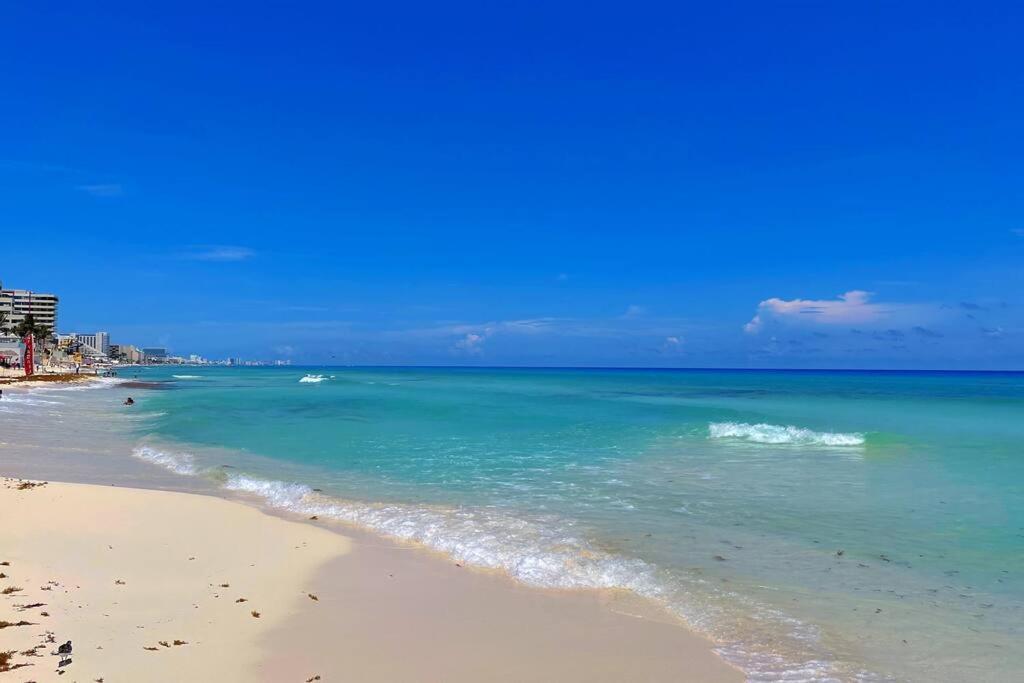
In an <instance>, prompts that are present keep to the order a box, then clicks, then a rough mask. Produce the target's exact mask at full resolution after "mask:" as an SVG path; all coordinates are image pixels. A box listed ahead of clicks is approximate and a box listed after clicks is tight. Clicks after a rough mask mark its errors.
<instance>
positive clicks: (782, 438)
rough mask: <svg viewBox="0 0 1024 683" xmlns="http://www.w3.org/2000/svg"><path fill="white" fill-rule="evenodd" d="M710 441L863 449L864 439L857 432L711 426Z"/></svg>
mask: <svg viewBox="0 0 1024 683" xmlns="http://www.w3.org/2000/svg"><path fill="white" fill-rule="evenodd" d="M708 437H709V438H711V439H739V440H741V441H747V442H750V443H761V444H772V445H794V446H863V445H864V441H865V439H864V435H863V434H859V433H856V432H851V433H842V432H815V431H812V430H810V429H803V428H801V427H794V426H792V425H771V424H763V423H762V424H747V423H745V422H712V423H710V424H709V425H708Z"/></svg>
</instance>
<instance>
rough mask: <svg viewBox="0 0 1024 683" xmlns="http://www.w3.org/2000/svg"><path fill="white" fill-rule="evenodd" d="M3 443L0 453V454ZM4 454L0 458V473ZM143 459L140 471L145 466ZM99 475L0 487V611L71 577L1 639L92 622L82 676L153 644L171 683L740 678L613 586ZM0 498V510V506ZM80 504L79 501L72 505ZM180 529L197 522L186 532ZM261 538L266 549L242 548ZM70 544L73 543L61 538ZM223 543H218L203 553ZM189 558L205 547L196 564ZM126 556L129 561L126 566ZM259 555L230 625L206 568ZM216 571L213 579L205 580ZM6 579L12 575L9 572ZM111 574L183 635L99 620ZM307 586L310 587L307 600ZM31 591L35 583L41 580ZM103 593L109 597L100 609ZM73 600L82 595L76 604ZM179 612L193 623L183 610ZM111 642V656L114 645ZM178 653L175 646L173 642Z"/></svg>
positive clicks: (111, 608)
mask: <svg viewBox="0 0 1024 683" xmlns="http://www.w3.org/2000/svg"><path fill="white" fill-rule="evenodd" d="M19 388H20V387H19ZM66 436H67V435H65V438H66ZM9 454H10V452H9V451H5V455H9ZM125 455H126V456H127V454H125ZM22 460H23V462H22V464H21V466H20V467H17V468H14V469H15V470H16V472H7V471H0V474H5V475H6V474H10V473H16V474H17V475H18V476H22V477H25V476H31V475H32V472H31V470H32V466H31V465H27V464H26V463H25V459H24V458H22ZM6 464H7V458H5V462H4V468H5V469H6ZM145 467H147V468H149V467H152V468H153V469H154V470H155V469H157V468H156V466H152V465H145ZM48 474H49V473H48ZM105 474H106V473H103V472H101V473H93V474H91V475H89V476H88V477H84V478H86V479H88V480H90V481H92V482H93V483H92V484H53V483H51V484H48V485H46V486H43V487H39V488H31V489H26V490H17V488H4V489H0V511H3V514H4V519H5V520H6V519H11V520H15V521H14V522H13V523H11V524H10V526H8V525H4V527H3V528H2V529H0V541H2V547H3V548H4V549H5V552H7V553H9V554H11V555H12V557H14V558H15V559H17V561H18V566H20V567H22V568H23V569H22V570H19V571H27V572H28V573H26V574H17V575H16V574H14V573H13V572H6V573H8V574H9V575H10V577H11V578H10V579H3V580H2V581H0V583H3V584H4V585H5V586H6V584H7V583H8V582H9V581H11V580H23V581H25V583H26V584H27V585H24V588H25V589H26V590H25V591H24V592H21V591H19V592H17V593H16V594H15V595H16V597H17V599H8V598H10V596H4V601H3V608H4V610H5V614H4V616H3V617H0V619H8V620H10V621H17V620H16V619H12V618H11V616H7V614H8V612H10V611H11V607H12V605H13V604H31V603H33V602H47V601H46V600H43V599H36V596H34V595H33V596H29V595H28V593H29V589H30V586H31V590H32V591H37V590H39V589H40V588H42V587H43V585H45V584H42V585H38V586H37V584H41V582H45V581H49V580H57V581H60V582H62V583H67V584H68V585H70V581H71V580H77V582H76V583H75V585H76V586H81V588H76V589H75V590H74V591H71V592H69V593H67V594H62V601H70V602H68V604H67V605H66V607H64V608H62V609H64V613H65V616H64V617H61V619H64V621H61V620H60V619H58V618H57V616H56V614H58V612H55V611H54V610H49V612H50V614H51V615H54V616H52V617H50V618H48V619H50V620H51V621H47V623H46V624H42V623H40V624H39V625H35V626H31V627H18V628H19V629H24V630H18V631H17V635H18V636H19V637H22V634H23V633H24V634H30V635H31V634H34V635H36V636H37V637H38V635H39V634H38V633H37V632H39V631H40V629H41V628H43V627H44V626H45V628H46V629H48V630H51V631H53V632H54V634H55V637H56V638H57V639H58V640H60V639H61V638H62V632H63V629H73V628H78V629H79V631H80V632H83V633H91V632H94V631H95V629H97V628H100V627H101V626H102V627H104V628H106V629H108V630H109V631H110V638H111V641H110V643H111V644H110V645H109V646H105V647H104V649H103V650H101V651H97V653H99V654H97V653H92V655H93V656H91V657H90V656H83V657H82V658H81V661H75V662H74V664H73V666H74V667H75V668H77V669H78V670H79V671H77V672H75V673H76V674H78V675H80V672H81V671H82V669H85V668H86V666H85V665H86V664H89V666H92V665H96V666H99V667H106V668H105V669H104V670H103V671H100V670H99V669H95V675H93V674H94V670H93V669H92V668H90V670H89V671H88V672H87V673H88V679H90V680H91V679H95V678H98V677H103V676H104V675H111V676H113V674H114V673H115V672H116V671H118V670H119V669H118V667H133V666H134V667H140V666H141V667H151V666H152V663H153V658H154V657H155V656H157V655H164V656H162V657H161V659H160V666H161V667H164V666H167V667H170V668H167V669H164V670H162V671H161V672H160V673H159V674H158V676H162V675H164V674H165V673H166V674H167V676H168V677H167V679H166V680H181V679H182V678H183V677H185V678H187V677H188V676H189V675H193V674H197V673H198V672H200V671H202V672H204V673H202V674H201V675H199V678H196V679H195V680H203V679H205V678H207V677H214V676H212V674H211V672H214V671H215V672H216V675H215V678H216V679H217V680H252V679H253V678H254V677H255V678H258V679H262V680H275V681H276V680H306V679H307V678H310V677H312V676H315V675H320V676H321V677H322V680H344V679H347V678H350V677H352V676H355V677H356V678H357V679H360V680H394V679H396V678H397V679H401V680H440V679H443V680H449V681H460V680H466V681H469V680H480V679H481V677H485V678H487V679H489V680H523V679H524V678H538V677H540V678H555V679H558V680H581V681H582V680H588V681H592V680H622V679H624V678H629V679H631V680H650V681H660V680H684V681H685V680H695V681H738V680H742V675H741V673H740V672H739V671H738V670H737V669H735V668H733V667H732V666H730V665H729V664H727V663H726V662H725V661H724V660H722V659H721V658H719V657H718V656H717V655H716V654H715V653H714V651H713V647H714V646H713V644H712V643H711V642H710V641H708V640H706V639H705V638H703V637H702V636H699V635H697V634H695V633H693V632H691V631H689V630H688V629H687V628H686V627H685V626H683V625H682V624H681V623H679V622H677V621H675V620H674V619H673V618H671V617H669V616H668V615H667V614H662V613H661V611H660V610H658V609H657V608H655V607H654V606H653V605H651V604H649V603H647V602H646V601H644V600H642V599H640V598H636V597H634V596H631V595H628V594H627V593H626V592H625V591H592V590H587V591H557V590H546V589H537V588H530V587H527V586H523V585H521V584H517V583H515V582H514V581H512V580H511V579H509V578H508V577H505V576H503V575H501V574H499V573H497V572H488V571H482V570H474V569H469V568H465V567H462V566H459V565H458V564H456V563H454V562H452V561H451V560H448V559H445V558H442V557H440V556H439V555H437V554H435V553H430V552H422V551H421V550H419V549H418V548H416V547H414V546H413V545H411V544H404V543H403V544H399V543H396V542H392V541H389V540H387V539H385V538H383V537H380V536H376V535H374V534H372V533H370V532H360V531H356V530H354V529H351V528H350V527H347V526H344V525H343V524H341V523H327V522H326V521H318V522H316V523H310V522H309V521H305V520H302V521H300V520H299V519H298V518H294V517H295V516H294V515H287V514H286V513H280V514H268V513H266V512H264V511H262V510H261V509H259V508H258V507H257V506H254V505H250V504H248V503H246V502H241V501H239V500H235V499H233V498H232V499H227V498H225V497H223V494H221V495H220V496H218V495H200V494H201V493H207V492H205V491H203V492H198V493H180V492H178V493H172V492H168V491H161V490H156V488H147V483H146V481H145V480H138V481H136V480H132V481H131V482H130V483H131V485H132V486H139V488H124V487H123V486H116V487H115V486H109V485H107V486H102V485H99V482H100V481H102V480H103V478H104V476H105ZM77 478H78V479H82V478H83V477H77ZM157 479H158V478H157V477H155V478H154V480H157ZM122 483H123V482H122ZM156 487H161V486H160V484H156ZM209 493H214V492H213V491H210V492H209ZM68 500H73V501H74V511H75V512H74V513H72V512H71V511H70V510H69V509H68V508H67V501H68ZM172 501H173V502H172ZM8 510H10V511H11V512H12V514H11V516H8V515H7V511H8ZM82 510H87V511H88V514H86V515H83V514H81V511H82ZM293 518H294V519H293ZM126 519H130V520H131V524H130V526H131V527H132V529H133V530H134V531H133V535H130V536H125V537H118V540H117V543H113V542H111V536H110V534H111V533H128V532H127V530H126V529H125V527H126V526H127V525H128V523H127V522H126V521H125V520H126ZM197 530H201V533H199V534H197V533H196V532H197ZM271 530H272V531H271ZM270 538H273V540H274V541H275V542H278V543H280V544H281V547H273V548H271V547H265V546H261V545H260V543H262V542H264V541H265V540H267V539H270ZM253 539H256V540H255V541H254V540H253ZM268 542H269V541H268ZM153 543H155V544H157V546H158V547H159V548H162V549H163V550H162V551H160V552H171V551H172V550H173V551H174V557H177V556H178V555H185V556H186V562H188V565H186V568H187V569H186V570H182V569H180V568H177V567H176V564H175V562H171V561H168V562H167V563H165V564H160V563H147V562H146V558H147V557H157V556H159V552H157V553H156V554H155V555H154V553H153V552H150V550H149V549H150V545H148V544H153ZM78 544H84V546H87V547H88V548H89V549H90V550H88V551H87V550H86V549H84V547H83V549H82V550H81V551H77V550H69V549H72V548H75V547H77V546H78ZM303 544H305V545H303ZM197 545H198V547H201V548H202V552H201V553H200V552H199V551H196V550H189V548H190V547H192V548H195V547H197ZM108 546H114V547H115V548H117V547H125V548H128V547H131V548H133V550H132V551H131V552H129V553H126V554H125V555H124V557H125V558H126V561H125V564H124V565H123V566H124V568H125V569H124V570H123V571H122V573H128V569H131V568H132V567H133V566H134V567H135V568H134V569H132V571H131V574H132V578H131V582H129V580H128V579H127V578H123V577H117V578H113V579H109V577H105V576H104V577H102V580H101V577H98V576H96V575H95V574H96V571H97V569H96V568H97V567H102V566H104V565H103V562H104V552H103V551H105V552H108V553H109V552H113V551H112V550H109V549H108ZM299 548H302V549H303V554H302V557H303V561H302V562H299V563H297V564H296V563H295V562H294V557H293V555H294V554H295V553H296V552H298V549H299ZM224 552H227V553H228V556H222V555H220V554H218V553H224ZM253 553H256V555H255V556H254V555H253ZM201 555H202V557H207V556H208V557H210V558H219V559H217V560H209V561H206V562H203V561H202V559H201ZM187 557H196V560H187ZM254 557H255V558H256V559H255V560H254ZM135 562H137V563H139V564H138V565H133V564H132V563H135ZM197 562H201V564H196V563H197ZM13 565H14V562H13V561H12V566H13ZM249 565H256V567H250V566H249ZM259 567H262V569H261V570H260V571H262V572H263V573H262V574H260V575H259V576H258V577H255V578H252V582H251V584H250V585H253V586H254V587H256V589H258V590H259V592H260V593H261V594H264V595H266V596H270V597H267V598H266V600H267V601H268V602H264V603H263V604H271V605H272V607H270V608H262V609H259V610H258V611H260V612H261V616H260V618H259V619H258V620H257V619H256V618H254V617H252V616H248V615H249V614H250V612H249V611H244V615H246V616H245V619H241V624H242V626H239V624H238V623H237V620H238V615H237V614H235V612H237V611H238V610H232V609H230V607H231V606H235V607H237V606H238V605H234V603H226V602H224V601H223V598H224V596H223V595H220V593H221V592H223V593H227V592H228V590H229V589H227V588H224V589H220V588H219V586H220V584H221V583H228V584H229V586H234V585H235V584H234V583H232V582H233V581H239V580H240V579H232V578H231V577H227V576H226V575H224V572H232V571H234V572H235V573H236V574H238V573H239V572H241V573H243V574H244V573H245V572H247V571H248V572H252V571H253V570H255V569H256V568H259ZM24 568H27V569H24ZM44 570H45V571H44ZM197 570H202V571H201V575H202V578H204V580H203V581H195V582H193V583H191V584H188V585H186V583H185V582H184V581H183V580H182V577H183V576H185V575H184V574H181V573H174V572H183V571H188V572H194V571H197ZM165 571H171V572H172V573H170V574H166V573H164V572H165ZM47 572H49V573H51V574H53V575H54V577H65V578H64V579H60V578H45V579H43V578H42V574H43V573H47ZM90 572H92V574H93V576H92V581H90V582H86V581H85V580H84V579H81V578H80V577H85V576H90ZM218 572H219V573H221V574H222V575H224V576H225V578H222V579H219V578H218V577H216V576H214V574H215V573H218ZM36 575H38V577H37V576H36ZM21 576H28V577H29V578H27V579H20V577H21ZM69 577H74V579H70V578H69ZM107 579H109V581H107ZM118 579H120V580H124V581H125V585H123V586H122V585H121V584H116V583H115V581H116V580H118ZM247 580H248V579H247ZM261 582H262V583H261ZM18 585H19V586H21V585H22V584H18ZM167 585H170V586H173V587H174V588H175V591H177V592H175V591H165V590H164V589H163V588H162V587H164V586H167ZM128 586H136V587H137V588H136V589H135V590H136V591H137V592H136V593H135V599H136V600H138V601H139V602H138V604H137V605H136V606H135V607H133V608H132V611H131V614H132V615H133V617H134V618H135V620H136V621H138V620H140V619H142V620H143V621H146V620H150V621H151V622H152V623H160V624H164V625H167V626H168V628H169V627H170V626H179V625H180V626H181V628H186V627H187V628H191V629H192V630H191V633H192V634H193V635H192V636H191V638H190V637H189V635H188V634H182V635H175V634H171V633H167V634H162V635H161V637H160V638H158V639H157V641H159V640H165V641H166V642H171V643H173V639H180V640H185V641H188V642H189V643H190V645H189V646H184V645H183V646H180V647H177V648H176V647H175V646H173V645H171V646H170V647H169V648H165V647H163V646H162V645H159V644H158V642H157V643H154V644H148V645H145V646H144V645H140V644H139V643H141V641H139V643H136V642H135V641H136V640H138V639H139V638H140V637H141V638H143V639H145V638H150V639H153V638H154V637H155V636H154V634H155V631H152V630H151V629H145V628H142V629H140V628H136V627H137V626H140V625H141V626H145V625H146V623H141V624H128V623H127V622H126V621H125V622H123V623H119V625H118V626H115V627H111V624H115V623H117V622H115V621H111V620H112V619H116V614H115V612H116V611H118V610H125V609H127V608H126V607H125V606H126V604H128V603H127V601H126V599H125V598H124V595H125V593H127V591H124V590H121V589H123V588H127V587H128ZM275 586H276V587H277V588H276V589H275V588H274V587H275ZM215 589H216V590H215ZM247 590H248V589H247ZM211 591H213V592H211ZM165 593H166V595H165ZM309 593H312V594H313V595H316V596H317V597H318V598H319V599H318V600H312V599H310V598H309V597H308V594H309ZM253 594H256V593H255V592H254V593H253ZM42 595H44V596H46V597H50V596H52V595H53V591H50V592H43V593H42ZM213 595H218V596H219V597H212V596H213ZM172 596H173V599H171V597H172ZM246 597H247V596H246ZM51 599H52V598H51ZM115 599H116V600H117V602H118V603H119V604H118V605H116V606H115V605H114V604H113V602H114V600H115ZM247 599H250V600H251V598H248V597H247ZM168 601H169V602H168ZM71 602H75V603H76V604H71ZM247 604H249V603H245V604H242V605H241V606H243V607H244V606H246V605H247ZM78 605H82V608H81V609H80V610H79V609H77V606H78ZM175 605H177V606H175ZM182 605H185V606H186V607H190V608H191V609H192V610H193V611H191V612H190V611H189V610H188V609H185V610H184V613H182V612H181V606H182ZM225 605H228V608H227V609H225V607H224V606H225ZM41 609H46V608H41ZM176 610H177V611H176ZM122 614H124V612H122ZM197 614H201V615H203V617H204V618H205V619H206V621H204V622H202V623H199V621H197V620H196V615H197ZM105 615H106V616H105ZM20 618H24V617H23V616H21V617H20ZM76 620H77V621H76ZM29 621H35V620H34V619H32V620H29ZM83 625H84V626H83ZM254 626H257V627H258V628H254ZM147 630H148V631H150V632H148V633H147ZM222 631H229V632H230V633H225V634H224V636H225V637H230V638H236V637H237V638H240V639H241V640H239V641H237V642H236V641H230V642H229V641H219V640H218V638H220V634H221V632H222ZM11 633H12V631H11V630H10V629H5V630H4V631H3V632H0V650H9V649H12V648H9V647H4V646H3V641H5V640H7V639H8V636H9V635H10V634H11ZM195 634H199V635H195ZM83 637H89V636H83V635H78V636H75V635H71V634H68V635H67V636H66V637H65V639H66V638H71V639H72V640H74V641H75V642H76V652H78V651H82V652H83V654H84V651H83V650H79V649H78V648H79V647H80V646H79V645H78V644H77V643H81V644H82V646H83V647H84V646H85V644H86V643H85V641H83V640H82V638H83ZM168 639H170V640H168ZM61 642H63V641H61ZM147 642H148V641H147ZM126 643H127V644H126ZM192 643H196V645H194V646H193V645H192ZM200 643H201V644H202V645H200ZM218 643H219V644H218ZM35 644H37V643H31V644H29V645H27V646H26V647H25V648H22V647H21V646H20V645H19V646H18V650H17V651H18V652H21V651H23V650H25V649H27V648H29V647H32V646H34V645H35ZM136 645H138V647H137V648H136V647H135V646H136ZM51 647H52V646H51ZM92 647H95V645H94V646H92ZM143 647H158V648H159V649H158V650H156V651H152V650H144V649H142V648H143ZM120 650H125V652H126V653H127V654H125V655H124V656H123V657H122V656H121V655H120V654H119V651H120ZM206 651H208V652H206ZM182 652H188V653H189V654H188V656H182V655H181V654H180V653H182ZM204 652H206V653H205V654H204ZM16 659H19V660H20V659H21V658H20V657H16ZM28 659H29V661H30V662H33V661H39V659H38V658H28ZM49 659H53V660H56V658H54V657H48V659H47V660H46V661H45V663H46V665H47V666H46V667H43V666H38V667H33V668H32V669H26V671H31V672H32V676H33V677H34V678H36V679H39V680H42V678H40V674H42V672H43V671H44V670H49V669H51V668H52V667H50V665H51V664H53V665H54V666H55V665H56V661H53V662H50V661H49ZM207 660H209V661H207ZM214 660H215V661H214ZM179 663H180V665H179ZM181 667H185V668H181ZM188 667H207V668H200V669H190V668H188ZM216 667H220V668H216ZM136 670H144V669H136ZM120 671H122V672H130V671H131V669H128V668H122V669H120ZM146 672H147V680H161V679H159V678H157V679H154V678H153V672H152V671H151V670H146ZM190 672H191V673H190ZM54 678H56V674H54Z"/></svg>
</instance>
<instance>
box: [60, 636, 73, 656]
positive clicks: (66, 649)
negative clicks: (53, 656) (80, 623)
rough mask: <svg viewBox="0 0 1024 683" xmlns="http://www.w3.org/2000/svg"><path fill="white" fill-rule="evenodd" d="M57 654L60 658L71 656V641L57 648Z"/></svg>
mask: <svg viewBox="0 0 1024 683" xmlns="http://www.w3.org/2000/svg"><path fill="white" fill-rule="evenodd" d="M57 654H59V655H60V657H61V659H64V658H66V657H70V656H71V641H70V640H69V641H68V642H66V643H64V644H63V645H61V646H60V647H58V648H57Z"/></svg>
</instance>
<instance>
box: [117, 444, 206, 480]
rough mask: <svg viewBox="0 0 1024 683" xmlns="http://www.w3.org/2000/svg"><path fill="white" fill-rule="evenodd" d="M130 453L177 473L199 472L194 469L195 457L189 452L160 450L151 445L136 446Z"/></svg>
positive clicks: (189, 473) (190, 473)
mask: <svg viewBox="0 0 1024 683" xmlns="http://www.w3.org/2000/svg"><path fill="white" fill-rule="evenodd" d="M132 455H133V456H135V457H136V458H139V459H140V460H145V461H146V462H151V463H153V464H154V465H160V466H161V467H164V468H166V469H169V470H170V471H172V472H176V473H177V474H184V475H192V474H198V473H199V470H198V469H196V464H195V458H193V457H192V454H191V453H180V452H178V453H176V452H169V451H162V450H159V449H157V448H153V447H152V446H138V447H137V448H135V449H134V450H132Z"/></svg>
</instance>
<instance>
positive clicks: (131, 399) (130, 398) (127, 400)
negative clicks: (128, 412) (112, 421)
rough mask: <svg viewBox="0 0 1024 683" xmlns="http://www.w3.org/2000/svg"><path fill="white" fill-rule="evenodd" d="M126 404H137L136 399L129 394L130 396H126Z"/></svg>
mask: <svg viewBox="0 0 1024 683" xmlns="http://www.w3.org/2000/svg"><path fill="white" fill-rule="evenodd" d="M124 405H126V406H133V405H135V399H133V398H132V397H131V396H129V397H128V398H126V399H125V400H124Z"/></svg>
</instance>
